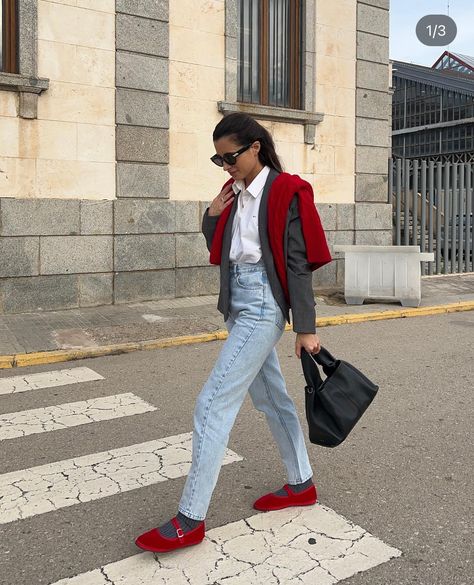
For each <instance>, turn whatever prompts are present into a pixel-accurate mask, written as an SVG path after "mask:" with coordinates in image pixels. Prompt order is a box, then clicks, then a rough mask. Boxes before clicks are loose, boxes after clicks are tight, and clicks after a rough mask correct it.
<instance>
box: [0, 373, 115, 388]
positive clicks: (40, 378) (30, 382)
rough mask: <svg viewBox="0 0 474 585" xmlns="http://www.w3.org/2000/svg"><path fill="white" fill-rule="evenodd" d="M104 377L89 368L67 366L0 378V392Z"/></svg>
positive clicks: (46, 386) (49, 386)
mask: <svg viewBox="0 0 474 585" xmlns="http://www.w3.org/2000/svg"><path fill="white" fill-rule="evenodd" d="M103 379H104V377H103V376H101V375H100V374H98V373H97V372H94V370H91V369H90V368H83V367H80V368H68V369H64V370H53V371H51V372H39V373H37V374H29V375H27V376H13V377H9V378H0V394H16V393H17V392H26V391H27V390H38V389H40V388H53V387H55V386H65V385H67V384H78V383H80V382H92V381H94V380H103Z"/></svg>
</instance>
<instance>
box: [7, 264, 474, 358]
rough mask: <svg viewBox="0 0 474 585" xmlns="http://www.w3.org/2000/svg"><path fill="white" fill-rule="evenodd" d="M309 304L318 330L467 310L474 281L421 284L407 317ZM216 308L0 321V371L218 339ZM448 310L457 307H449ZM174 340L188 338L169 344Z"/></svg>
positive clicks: (171, 304)
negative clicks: (313, 307)
mask: <svg viewBox="0 0 474 585" xmlns="http://www.w3.org/2000/svg"><path fill="white" fill-rule="evenodd" d="M316 301H317V322H318V325H319V326H325V325H336V324H340V323H344V322H354V321H367V320H372V319H387V318H397V317H403V316H416V315H417V314H432V313H434V312H447V311H451V310H471V309H474V273H469V274H462V275H449V276H435V277H424V278H423V279H422V302H421V305H420V307H419V308H415V309H409V308H406V307H402V306H401V305H400V304H399V303H392V302H387V303H375V302H368V301H366V302H365V304H364V305H362V306H354V305H346V304H345V302H344V297H343V293H342V291H324V292H322V293H321V296H317V297H316ZM216 303H217V297H215V296H204V297H193V298H182V299H170V300H162V301H149V302H142V303H130V304H126V305H106V306H102V307H94V308H83V309H70V310H64V311H52V312H38V313H24V314H18V315H0V369H1V368H9V367H15V366H19V365H31V364H33V363H36V364H38V363H48V362H50V361H51V362H54V361H65V360H68V359H78V358H80V357H90V356H92V355H105V354H112V353H121V352H122V351H133V350H136V349H144V348H145V347H148V348H152V347H163V346H165V345H175V344H179V343H183V342H188V343H190V342H198V341H210V340H212V339H222V338H223V337H224V335H225V334H223V330H224V329H225V327H224V323H223V320H222V316H221V315H220V313H218V311H217V309H216ZM455 303H457V304H458V305H459V306H458V307H453V306H451V305H453V304H455ZM422 308H423V309H422ZM182 336H188V337H189V336H192V337H191V339H189V338H188V339H185V340H183V339H179V340H177V339H176V338H178V337H179V338H181V337H182ZM194 336H199V338H196V337H194ZM159 340H167V342H166V343H159ZM168 340H169V341H168ZM44 352H47V353H44ZM52 352H53V353H52ZM24 354H29V355H28V356H25V355H24Z"/></svg>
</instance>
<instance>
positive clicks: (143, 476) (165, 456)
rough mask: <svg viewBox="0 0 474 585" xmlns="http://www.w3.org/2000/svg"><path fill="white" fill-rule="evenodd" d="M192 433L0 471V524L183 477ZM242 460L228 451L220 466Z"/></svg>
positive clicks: (190, 449)
mask: <svg viewBox="0 0 474 585" xmlns="http://www.w3.org/2000/svg"><path fill="white" fill-rule="evenodd" d="M191 459H192V433H184V434H181V435H174V436H170V437H165V438H164V439H158V440H155V441H148V442H146V443H140V444H136V445H130V446H128V447H121V448H119V449H113V450H111V451H103V452H101V453H92V454H90V455H84V456H82V457H76V458H73V459H66V460H63V461H57V462H54V463H50V464H46V465H40V466H38V467H30V468H29V469H22V470H20V471H13V472H10V473H5V474H3V475H0V524H7V523H8V522H13V521H15V520H20V519H23V518H28V517H30V516H35V515H36V514H44V513H45V512H50V511H52V510H58V509H59V508H64V507H67V506H73V505H75V504H79V503H82V502H90V501H91V500H98V499H101V498H105V497H107V496H112V495H115V494H118V493H121V492H127V491H130V490H134V489H137V488H141V487H144V486H147V485H152V484H155V483H159V482H162V481H166V480H168V479H174V478H177V477H182V476H183V475H187V473H188V471H189V468H190V466H191ZM235 461H242V457H240V456H239V455H237V454H236V453H234V452H233V451H231V450H230V449H227V451H226V455H225V458H224V461H223V464H228V463H233V462H235Z"/></svg>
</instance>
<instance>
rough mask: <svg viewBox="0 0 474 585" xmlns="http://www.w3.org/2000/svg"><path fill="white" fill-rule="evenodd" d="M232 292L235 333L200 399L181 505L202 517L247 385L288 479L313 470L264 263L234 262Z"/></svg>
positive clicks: (231, 327)
mask: <svg viewBox="0 0 474 585" xmlns="http://www.w3.org/2000/svg"><path fill="white" fill-rule="evenodd" d="M230 291H231V296H230V316H229V318H228V320H227V321H226V326H227V329H228V331H229V337H228V338H227V340H226V341H225V343H224V346H223V348H222V350H221V352H220V354H219V357H218V359H217V362H216V364H215V366H214V368H213V370H212V372H211V374H210V376H209V378H208V380H207V382H206V383H205V384H204V387H203V388H202V390H201V392H200V394H199V396H198V398H197V401H196V406H195V410H194V432H193V447H192V465H191V469H190V471H189V474H188V477H187V479H186V484H185V486H184V490H183V494H182V497H181V500H180V503H179V506H178V508H179V510H180V512H181V513H182V514H185V515H186V516H188V517H189V518H193V519H195V520H204V518H205V517H206V514H207V510H208V507H209V503H210V500H211V496H212V492H213V490H214V487H215V485H216V483H217V478H218V476H219V471H220V468H221V464H222V459H223V457H224V455H225V451H226V448H227V443H228V440H229V434H230V431H231V429H232V426H233V424H234V421H235V418H236V416H237V413H238V412H239V410H240V407H241V406H242V403H243V401H244V398H245V395H246V394H247V391H248V392H249V393H250V396H251V398H252V401H253V404H254V406H255V407H256V408H257V409H258V410H260V411H262V412H264V413H265V415H266V419H267V422H268V425H269V427H270V430H271V432H272V434H273V437H274V439H275V441H276V443H277V446H278V449H279V451H280V455H281V458H282V460H283V462H284V464H285V467H286V470H287V474H288V483H293V484H295V483H302V482H304V481H306V480H308V479H309V478H310V477H312V475H313V473H312V470H311V466H310V463H309V459H308V453H307V451H306V445H305V442H304V438H303V433H302V430H301V426H300V423H299V420H298V416H297V413H296V410H295V406H294V404H293V401H292V399H291V398H290V397H289V396H288V393H287V390H286V386H285V381H284V379H283V376H282V374H281V370H280V364H279V362H278V357H277V353H276V350H275V345H276V344H277V342H278V340H279V339H280V337H281V336H282V334H283V331H284V328H285V318H284V316H283V313H282V311H281V309H280V307H279V306H278V304H277V303H276V301H275V299H274V297H273V294H272V292H271V289H270V285H269V283H268V277H267V273H266V272H265V269H264V267H263V263H262V262H261V261H260V262H259V263H257V264H231V266H230Z"/></svg>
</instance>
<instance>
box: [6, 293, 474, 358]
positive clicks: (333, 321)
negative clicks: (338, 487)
mask: <svg viewBox="0 0 474 585" xmlns="http://www.w3.org/2000/svg"><path fill="white" fill-rule="evenodd" d="M473 310H474V300H472V301H459V302H457V303H451V304H446V305H434V306H430V307H413V308H410V309H398V310H387V311H377V312H374V313H352V314H346V315H336V316H332V317H320V318H317V319H316V325H317V327H330V326H333V325H347V324H350V323H363V322H366V321H382V320H387V319H402V318H408V317H421V316H426V315H439V314H443V313H457V312H461V311H473ZM285 331H291V325H288V324H287V325H286V327H285ZM223 339H227V331H226V330H219V331H216V332H215V333H202V334H198V335H185V336H182V337H170V338H167V339H152V340H150V341H137V342H132V343H117V344H113V345H104V346H101V347H88V348H80V349H70V350H69V349H68V350H52V351H39V352H32V353H18V354H14V355H2V356H0V370H2V369H10V368H20V367H25V366H37V365H41V364H54V363H59V362H68V361H74V360H82V359H86V358H94V357H103V356H108V355H120V354H122V353H131V352H133V351H139V350H150V349H164V348H166V347H176V346H179V345H190V344H193V343H204V342H207V341H218V340H223Z"/></svg>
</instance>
